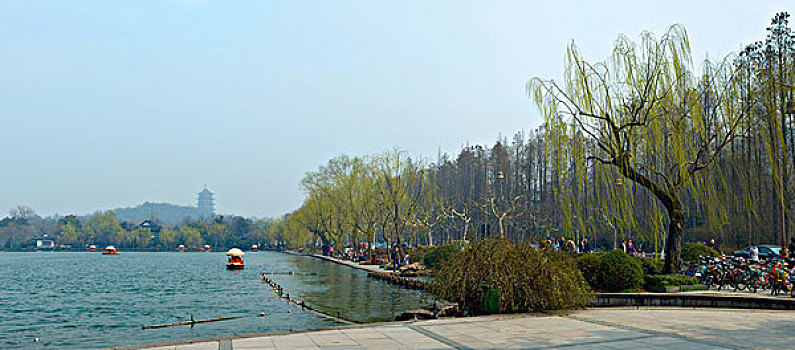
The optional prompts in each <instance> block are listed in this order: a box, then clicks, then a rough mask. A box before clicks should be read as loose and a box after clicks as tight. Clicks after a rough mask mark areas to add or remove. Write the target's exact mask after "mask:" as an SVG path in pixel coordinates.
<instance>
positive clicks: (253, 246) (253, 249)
mask: <svg viewBox="0 0 795 350" xmlns="http://www.w3.org/2000/svg"><path fill="white" fill-rule="evenodd" d="M257 249H259V246H258V245H256V244H255V245H252V246H251V251H252V252H256V251H257Z"/></svg>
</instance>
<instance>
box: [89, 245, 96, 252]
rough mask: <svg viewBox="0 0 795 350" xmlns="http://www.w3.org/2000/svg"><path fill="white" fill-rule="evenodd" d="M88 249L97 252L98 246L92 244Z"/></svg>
mask: <svg viewBox="0 0 795 350" xmlns="http://www.w3.org/2000/svg"><path fill="white" fill-rule="evenodd" d="M88 250H90V251H92V252H95V251H97V246H95V245H93V244H92V245H90V246H88Z"/></svg>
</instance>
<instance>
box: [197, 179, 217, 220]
mask: <svg viewBox="0 0 795 350" xmlns="http://www.w3.org/2000/svg"><path fill="white" fill-rule="evenodd" d="M214 195H215V194H214V193H212V192H210V190H208V189H207V185H206V184H205V185H204V190H202V191H201V192H199V193H198V196H199V197H198V200H197V201H196V207H198V208H199V210H200V211H201V212H202V213H206V214H210V215H214V214H215V199H213V196H214Z"/></svg>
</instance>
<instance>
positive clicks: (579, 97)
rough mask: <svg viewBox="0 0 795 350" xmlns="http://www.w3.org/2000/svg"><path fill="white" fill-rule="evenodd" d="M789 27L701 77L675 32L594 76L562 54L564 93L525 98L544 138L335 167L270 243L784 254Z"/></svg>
mask: <svg viewBox="0 0 795 350" xmlns="http://www.w3.org/2000/svg"><path fill="white" fill-rule="evenodd" d="M787 17H788V15H787V14H784V13H781V14H777V15H776V16H775V17H774V19H773V20H772V24H771V27H770V28H768V31H769V35H768V37H767V39H766V40H765V41H764V42H758V43H755V44H752V45H749V46H748V47H747V48H746V49H745V50H744V51H743V52H741V53H739V54H736V55H730V56H728V57H726V58H724V59H722V60H720V61H716V62H712V61H705V62H704V63H703V65H702V68H701V69H700V70H695V69H693V64H692V62H691V61H692V60H691V57H690V44H689V40H688V37H687V33H686V32H685V29H684V28H682V27H680V26H672V27H671V28H670V29H669V30H668V31H667V32H666V33H665V34H664V35H663V36H662V37H661V38H657V37H655V36H654V35H652V34H651V33H644V34H643V35H642V36H641V39H640V40H639V41H637V42H634V41H631V40H629V39H628V38H626V37H624V36H620V37H619V38H618V40H617V41H616V44H615V47H614V50H613V55H612V56H611V57H610V58H609V59H608V60H606V61H604V62H589V61H587V60H586V59H584V58H583V56H582V54H581V53H580V52H579V50H578V49H577V46H576V45H574V44H571V45H570V47H569V50H568V56H567V57H568V58H567V62H566V71H565V75H564V79H563V81H561V82H556V81H552V80H544V79H539V78H535V79H532V80H531V82H530V83H529V84H528V92H529V94H530V95H531V97H532V98H533V99H534V100H535V102H536V103H537V105H538V107H539V110H540V111H541V113H542V114H543V115H544V117H545V123H544V125H543V126H542V127H540V128H538V129H537V130H535V131H533V132H531V133H529V134H528V135H525V134H524V133H520V134H517V135H515V137H514V138H513V139H512V140H511V142H510V144H509V141H508V140H507V139H501V140H499V141H498V142H497V143H496V144H495V145H494V146H493V147H483V146H467V147H465V148H464V149H462V150H461V151H460V152H459V153H458V156H457V157H456V158H455V159H450V158H449V157H448V156H446V155H445V156H440V157H439V158H438V160H437V162H436V163H426V162H423V161H418V160H416V159H412V158H410V157H408V156H406V155H404V154H403V153H401V152H397V151H393V152H387V153H385V154H383V155H379V156H368V157H354V158H351V157H346V156H341V157H338V158H335V159H333V160H331V161H330V162H329V164H327V165H326V166H323V167H321V168H320V169H319V170H318V171H316V172H312V173H309V174H307V176H306V178H305V179H304V181H303V188H304V190H305V192H306V195H307V199H306V201H305V202H304V204H303V205H302V207H301V208H300V209H298V210H297V211H296V212H294V213H291V214H290V215H288V216H286V217H285V218H283V219H281V220H279V222H278V223H277V225H275V226H274V229H277V230H278V234H276V235H278V237H280V238H282V239H287V240H290V241H292V242H294V243H295V244H300V245H303V244H307V242H309V244H313V243H314V244H318V242H320V243H322V244H325V245H327V244H330V243H333V242H339V243H358V242H360V241H372V240H373V238H374V237H376V238H378V240H379V241H384V242H389V243H392V242H394V243H401V242H409V243H426V244H429V243H433V242H438V241H446V242H450V241H454V240H459V239H460V240H465V239H468V238H470V237H472V236H474V235H479V236H495V235H500V236H508V237H511V238H515V239H518V240H522V239H528V238H531V239H541V238H544V237H546V236H548V235H555V236H559V235H562V236H566V237H576V236H582V235H587V236H589V237H592V238H593V237H596V238H597V240H598V241H599V243H600V244H601V245H602V246H608V247H611V246H612V245H613V244H614V242H615V241H616V240H617V239H620V238H627V237H629V238H634V239H636V240H641V241H644V242H646V243H647V244H648V245H649V246H653V247H654V248H655V251H659V250H660V249H662V247H663V246H665V253H666V255H667V256H669V257H678V256H679V255H680V252H681V242H682V240H683V237H684V236H685V235H688V238H690V239H708V238H711V237H718V236H719V237H722V238H723V239H724V241H725V242H728V243H729V244H732V245H744V244H750V243H762V242H777V243H782V244H783V243H784V242H785V241H786V240H787V238H788V237H790V236H791V232H792V229H793V222H792V215H793V214H795V213H794V212H793V210H792V207H793V206H792V200H793V191H794V190H795V188H793V183H794V182H795V181H792V180H793V179H792V177H793V175H794V174H793V171H792V168H793V167H795V156H793V151H795V144H794V143H795V138H794V137H793V135H794V134H795V130H793V129H795V127H794V126H793V114H795V103H794V102H793V101H795V100H793V96H792V91H793V86H795V68H793V63H794V62H795V44H794V42H795V40H794V39H793V35H792V32H791V30H790V29H789V27H788V23H787ZM678 263H679V260H678V259H666V266H665V269H666V270H667V271H674V270H676V268H677V266H678Z"/></svg>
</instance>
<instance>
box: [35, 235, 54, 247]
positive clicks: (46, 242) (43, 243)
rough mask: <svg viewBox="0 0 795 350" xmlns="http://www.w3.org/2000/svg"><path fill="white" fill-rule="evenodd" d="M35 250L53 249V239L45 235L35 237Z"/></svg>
mask: <svg viewBox="0 0 795 350" xmlns="http://www.w3.org/2000/svg"><path fill="white" fill-rule="evenodd" d="M35 241H36V250H53V249H55V241H54V240H52V239H49V238H47V236H46V235H45V236H44V237H42V238H36V239H35Z"/></svg>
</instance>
